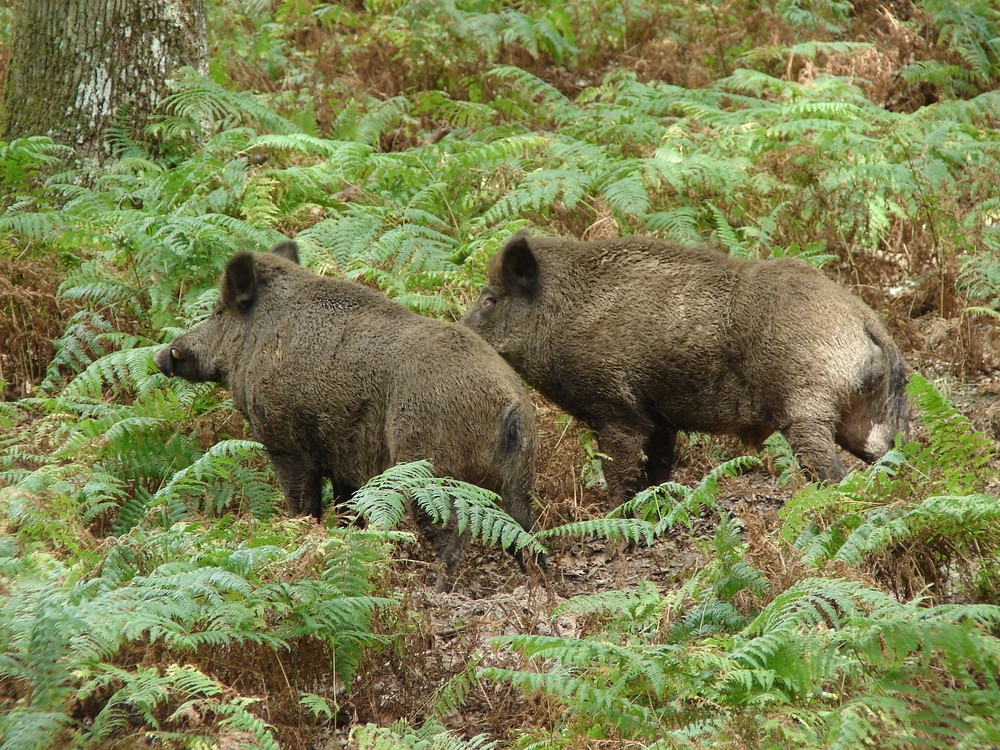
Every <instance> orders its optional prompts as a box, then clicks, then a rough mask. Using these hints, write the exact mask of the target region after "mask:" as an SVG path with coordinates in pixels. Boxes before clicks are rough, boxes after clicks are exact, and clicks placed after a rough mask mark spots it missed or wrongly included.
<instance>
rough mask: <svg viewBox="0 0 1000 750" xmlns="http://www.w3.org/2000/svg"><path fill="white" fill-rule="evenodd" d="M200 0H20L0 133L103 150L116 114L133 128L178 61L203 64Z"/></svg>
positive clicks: (89, 153)
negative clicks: (37, 136)
mask: <svg viewBox="0 0 1000 750" xmlns="http://www.w3.org/2000/svg"><path fill="white" fill-rule="evenodd" d="M205 37H206V21H205V0H143V2H135V0H17V2H16V3H15V5H14V9H13V18H12V33H11V38H12V48H11V59H10V63H9V65H8V68H7V80H6V84H5V86H4V90H3V96H2V98H0V140H4V141H11V140H13V139H14V138H20V137H23V136H29V135H48V136H51V137H52V138H53V139H55V140H56V141H58V142H60V143H64V144H66V145H68V146H72V147H74V148H75V149H76V150H77V152H78V154H79V155H80V156H83V157H98V158H100V157H103V156H106V155H107V154H108V153H109V151H110V147H109V144H108V143H107V140H106V138H105V135H106V133H107V130H108V127H109V126H110V125H111V124H112V122H113V121H116V120H117V122H118V123H119V124H120V125H122V126H124V127H125V128H126V130H127V131H128V132H129V133H130V134H132V135H138V134H139V132H140V131H141V130H142V128H143V126H144V125H145V124H146V119H147V117H148V115H149V114H150V113H151V112H153V111H154V110H155V108H156V106H157V105H158V104H159V102H160V101H161V99H162V98H163V97H164V96H165V95H166V93H167V84H168V82H169V79H170V76H172V75H173V74H174V72H175V71H176V70H177V69H178V68H179V67H181V66H183V65H190V66H192V67H194V68H196V69H202V70H203V69H204V66H205V57H206V40H205Z"/></svg>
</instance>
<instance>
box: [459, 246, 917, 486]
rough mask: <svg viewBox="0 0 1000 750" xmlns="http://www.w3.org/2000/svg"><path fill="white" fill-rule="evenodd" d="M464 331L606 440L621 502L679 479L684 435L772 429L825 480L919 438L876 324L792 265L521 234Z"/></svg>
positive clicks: (749, 435) (498, 262) (899, 365)
mask: <svg viewBox="0 0 1000 750" xmlns="http://www.w3.org/2000/svg"><path fill="white" fill-rule="evenodd" d="M463 322H464V323H465V324H466V325H468V326H469V327H470V328H472V329H473V330H475V331H477V332H478V333H480V334H481V335H482V336H483V337H484V338H485V339H486V340H487V341H489V342H490V343H491V344H493V346H494V347H495V348H496V349H497V351H499V352H500V354H502V355H503V357H504V358H505V359H506V360H507V361H508V362H510V363H511V365H513V366H514V369H515V370H517V371H518V372H519V373H520V374H521V375H522V376H523V377H524V378H525V380H527V381H528V383H530V384H531V385H533V386H534V387H535V388H537V389H538V390H539V391H541V392H542V393H543V394H544V395H545V396H546V397H548V398H549V399H551V400H552V401H553V402H555V403H556V404H558V405H559V406H561V407H562V408H564V409H565V410H566V411H568V412H569V413H570V414H572V415H573V416H575V417H577V418H578V419H581V420H582V421H584V422H586V423H587V424H588V425H589V426H590V427H591V428H592V429H594V430H596V432H597V440H598V444H599V446H600V449H601V451H602V452H604V453H605V454H607V455H608V456H609V457H610V458H611V459H612V460H611V463H610V465H605V476H606V478H607V480H608V487H609V491H610V494H611V497H612V500H613V501H614V502H615V503H620V502H622V501H623V500H626V499H628V497H630V495H631V494H634V493H635V492H636V491H638V490H639V489H642V488H643V487H646V486H649V485H652V484H660V483H662V482H664V481H666V480H667V478H668V476H669V473H670V469H671V466H672V465H673V462H674V443H675V440H676V436H677V431H678V430H696V431H701V432H711V433H729V434H734V435H738V436H740V437H741V438H743V439H744V440H745V441H747V442H749V443H751V444H755V445H756V444H759V443H760V442H762V441H763V440H764V439H765V438H766V437H767V436H768V435H770V434H771V433H772V432H773V431H775V430H780V431H781V432H783V433H784V434H785V436H786V437H787V438H788V440H789V442H790V443H791V445H792V449H793V450H794V451H795V453H796V455H797V456H798V458H799V459H800V460H801V462H802V463H803V464H804V466H805V467H806V468H807V469H808V470H809V471H810V472H811V473H813V474H814V475H815V476H816V477H817V478H819V479H822V480H826V481H837V480H839V479H840V478H842V477H843V476H844V474H845V469H844V465H843V464H842V463H841V461H840V458H839V457H838V456H837V451H836V448H835V445H834V443H835V442H836V443H839V444H840V445H841V446H843V447H844V448H846V449H847V450H849V451H850V452H851V453H853V454H855V455H856V456H859V457H860V458H863V459H864V460H866V461H873V460H875V459H877V458H879V457H880V456H882V455H883V454H884V453H885V452H886V451H887V450H888V449H889V448H890V447H892V444H893V440H894V436H895V435H896V433H897V432H903V433H904V434H905V433H906V432H907V427H908V418H909V409H908V406H907V403H906V396H905V393H904V390H903V389H904V385H905V381H906V372H907V368H906V365H905V364H904V362H903V359H902V356H901V355H900V352H899V349H898V348H897V347H896V345H895V344H894V343H893V341H892V339H891V337H890V336H889V334H888V332H887V331H886V329H885V326H884V325H883V324H882V322H881V321H880V320H879V318H878V316H877V315H876V314H875V313H874V312H873V311H872V310H871V309H870V308H869V307H868V306H867V305H865V304H864V303H863V302H862V301H861V300H860V299H858V298H857V297H855V296H853V295H852V294H850V293H849V292H848V291H847V290H845V289H844V288H842V287H841V286H839V285H838V284H836V283H834V282H833V281H831V280H829V279H827V278H826V277H824V276H823V275H822V274H821V273H820V272H819V271H817V270H816V269H814V268H812V267H811V266H809V265H807V264H806V263H804V262H802V261H800V260H795V259H780V260H766V261H758V260H741V259H736V258H731V257H729V256H726V255H723V254H721V253H718V252H716V251H714V250H711V249H709V248H703V247H686V246H682V245H677V244H672V243H668V242H663V241H660V240H656V239H652V238H642V237H622V238H617V239H609V240H599V241H595V242H580V241H577V240H574V239H567V238H543V237H531V236H529V235H528V234H526V233H524V232H519V233H517V234H515V235H514V236H513V237H512V238H511V239H510V240H509V241H508V243H507V244H506V245H505V246H504V247H503V249H502V250H500V252H498V253H497V254H496V255H494V256H493V257H492V258H491V259H490V262H489V271H488V279H487V284H486V286H485V287H484V289H483V291H482V293H481V294H480V295H479V298H478V299H477V300H476V302H475V303H474V304H473V305H472V307H470V308H469V311H468V312H467V313H466V315H465V318H464V319H463Z"/></svg>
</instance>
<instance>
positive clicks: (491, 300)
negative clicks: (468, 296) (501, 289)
mask: <svg viewBox="0 0 1000 750" xmlns="http://www.w3.org/2000/svg"><path fill="white" fill-rule="evenodd" d="M496 303H497V298H496V297H484V298H483V307H493V305H495V304H496Z"/></svg>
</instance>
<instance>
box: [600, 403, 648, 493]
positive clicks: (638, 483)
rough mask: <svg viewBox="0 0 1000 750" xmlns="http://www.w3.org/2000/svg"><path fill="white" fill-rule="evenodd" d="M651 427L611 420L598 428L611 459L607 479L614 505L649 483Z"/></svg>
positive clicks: (606, 452) (607, 468) (601, 442)
mask: <svg viewBox="0 0 1000 750" xmlns="http://www.w3.org/2000/svg"><path fill="white" fill-rule="evenodd" d="M651 429H652V428H651V427H649V428H646V429H642V428H641V427H639V426H636V425H635V424H634V423H624V422H610V423H608V424H605V425H603V426H601V427H600V428H599V429H598V430H597V445H598V447H599V448H600V450H601V453H604V454H605V455H606V456H607V457H608V458H609V459H611V460H610V461H605V462H604V478H605V480H607V483H608V495H609V496H610V499H611V505H612V507H615V508H617V507H618V506H619V505H621V504H622V503H623V502H625V501H626V500H631V499H632V497H633V496H634V495H635V494H636V493H637V492H639V491H640V490H642V489H645V487H646V486H647V485H646V471H645V465H644V464H645V456H646V454H645V452H644V449H645V448H646V445H647V441H648V438H649V435H650V433H651Z"/></svg>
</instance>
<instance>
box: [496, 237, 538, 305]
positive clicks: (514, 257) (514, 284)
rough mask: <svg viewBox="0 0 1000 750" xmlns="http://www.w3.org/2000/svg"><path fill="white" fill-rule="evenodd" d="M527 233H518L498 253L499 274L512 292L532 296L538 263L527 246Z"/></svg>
mask: <svg viewBox="0 0 1000 750" xmlns="http://www.w3.org/2000/svg"><path fill="white" fill-rule="evenodd" d="M528 239H529V237H528V233H527V232H518V233H517V234H515V235H514V236H513V237H511V238H510V239H509V240H508V241H507V244H506V245H504V248H503V250H501V251H500V273H501V275H502V277H503V280H504V283H505V284H506V285H508V286H509V287H510V288H511V289H512V290H514V291H516V292H521V293H524V294H527V295H529V296H532V297H533V296H534V295H535V292H536V291H537V290H538V261H537V260H535V254H534V253H533V252H532V251H531V248H530V247H529V246H528Z"/></svg>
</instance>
